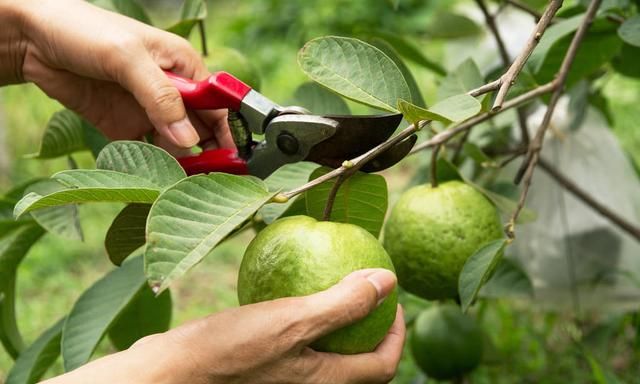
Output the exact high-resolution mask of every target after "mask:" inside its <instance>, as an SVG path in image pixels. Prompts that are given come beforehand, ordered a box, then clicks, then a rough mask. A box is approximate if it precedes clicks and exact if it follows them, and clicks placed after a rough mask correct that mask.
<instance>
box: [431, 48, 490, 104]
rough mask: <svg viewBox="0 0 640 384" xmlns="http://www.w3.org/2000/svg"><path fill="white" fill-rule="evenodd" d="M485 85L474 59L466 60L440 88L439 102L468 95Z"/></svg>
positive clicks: (445, 79)
mask: <svg viewBox="0 0 640 384" xmlns="http://www.w3.org/2000/svg"><path fill="white" fill-rule="evenodd" d="M483 84H484V78H483V77H482V74H481V73H480V69H479V68H478V65H477V64H476V63H475V61H473V59H470V58H469V59H466V60H465V61H463V62H462V63H460V64H459V65H458V66H457V67H456V68H455V69H454V70H453V71H451V72H450V73H449V74H448V75H447V77H445V78H444V80H442V83H440V87H438V100H444V99H446V98H448V97H451V96H455V95H460V94H463V93H467V92H469V91H470V90H472V89H475V88H477V87H479V86H481V85H483Z"/></svg>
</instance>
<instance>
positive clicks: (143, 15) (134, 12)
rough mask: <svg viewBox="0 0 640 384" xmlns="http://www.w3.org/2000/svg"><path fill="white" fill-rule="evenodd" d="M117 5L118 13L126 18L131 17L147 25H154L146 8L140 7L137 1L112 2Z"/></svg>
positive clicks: (115, 0) (121, 0) (119, 0)
mask: <svg viewBox="0 0 640 384" xmlns="http://www.w3.org/2000/svg"><path fill="white" fill-rule="evenodd" d="M111 1H112V2H113V5H115V7H116V9H117V10H118V12H120V13H121V14H123V15H125V16H129V17H131V18H134V19H136V20H138V21H141V22H143V23H145V24H149V25H152V23H151V19H150V18H149V15H147V12H145V10H144V8H142V7H141V6H140V4H138V3H137V2H136V1H135V0H111Z"/></svg>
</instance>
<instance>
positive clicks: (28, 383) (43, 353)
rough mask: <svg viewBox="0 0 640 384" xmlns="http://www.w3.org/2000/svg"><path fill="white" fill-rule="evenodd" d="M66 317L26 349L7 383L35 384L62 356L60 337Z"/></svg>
mask: <svg viewBox="0 0 640 384" xmlns="http://www.w3.org/2000/svg"><path fill="white" fill-rule="evenodd" d="M63 324H64V318H63V319H60V320H58V322H56V323H55V324H54V325H53V326H52V327H51V328H49V329H47V330H46V331H44V332H43V333H42V334H41V335H40V336H38V338H37V339H36V341H34V342H33V344H31V345H30V346H29V347H28V348H27V349H25V350H24V351H23V352H22V353H21V354H20V357H18V359H17V360H16V362H15V364H14V365H13V367H12V368H11V370H10V371H9V374H8V375H7V381H6V383H5V384H34V383H37V382H38V381H40V379H41V378H42V376H43V375H44V373H45V372H46V371H47V369H48V368H49V367H50V366H51V364H53V362H54V361H56V359H57V358H58V356H60V338H61V335H62V326H63Z"/></svg>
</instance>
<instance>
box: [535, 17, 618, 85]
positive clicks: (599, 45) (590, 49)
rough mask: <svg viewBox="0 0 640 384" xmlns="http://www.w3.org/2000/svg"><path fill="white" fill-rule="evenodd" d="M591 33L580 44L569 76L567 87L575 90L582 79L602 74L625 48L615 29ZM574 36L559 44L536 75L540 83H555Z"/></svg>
mask: <svg viewBox="0 0 640 384" xmlns="http://www.w3.org/2000/svg"><path fill="white" fill-rule="evenodd" d="M592 28H593V29H592V30H590V31H589V32H588V33H587V35H586V36H585V38H584V40H583V41H582V43H581V44H580V47H579V49H578V52H577V54H576V58H575V60H574V61H573V64H572V65H571V70H570V71H569V75H568V76H567V87H571V86H572V85H573V84H575V83H577V82H578V81H579V80H580V79H582V78H585V77H587V76H589V75H591V74H593V73H594V72H596V71H598V70H599V69H600V68H602V67H603V66H604V65H605V64H607V63H608V62H609V61H611V60H612V59H613V58H614V57H615V56H616V55H617V54H618V52H620V49H621V48H622V41H621V40H620V39H619V38H618V36H617V35H616V33H615V30H614V29H612V28H608V29H603V28H594V27H592ZM571 40H572V36H566V37H564V38H562V39H560V40H559V41H557V42H556V43H555V44H554V45H553V46H552V47H551V48H550V49H549V52H548V54H547V56H546V58H545V60H544V62H543V63H542V65H541V66H540V68H539V70H538V71H537V72H536V73H535V78H536V81H537V82H538V83H539V84H543V83H546V82H549V81H551V80H553V78H554V77H555V76H556V74H557V73H558V70H559V68H560V65H561V64H562V61H563V59H564V56H565V53H566V52H567V49H568V48H569V45H570V44H571Z"/></svg>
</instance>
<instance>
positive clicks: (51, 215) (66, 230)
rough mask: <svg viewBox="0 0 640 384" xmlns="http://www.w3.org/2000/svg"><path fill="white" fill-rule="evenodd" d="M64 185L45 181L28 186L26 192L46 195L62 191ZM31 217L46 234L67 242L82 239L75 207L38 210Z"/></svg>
mask: <svg viewBox="0 0 640 384" xmlns="http://www.w3.org/2000/svg"><path fill="white" fill-rule="evenodd" d="M64 189H65V187H64V185H62V184H60V183H58V182H57V181H55V180H51V179H45V180H42V181H40V182H38V183H36V184H33V185H31V186H29V187H28V188H27V190H26V192H35V193H38V194H40V195H47V194H50V193H54V192H59V191H61V190H64ZM31 217H33V219H34V220H35V221H36V222H37V223H38V224H40V226H41V227H43V228H44V229H46V230H47V232H50V233H53V234H55V235H58V236H61V237H64V238H66V239H69V240H80V241H82V240H83V239H84V237H83V234H82V228H81V227H80V218H79V217H78V206H77V205H65V206H60V207H51V208H45V209H39V210H35V211H32V212H31Z"/></svg>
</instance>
